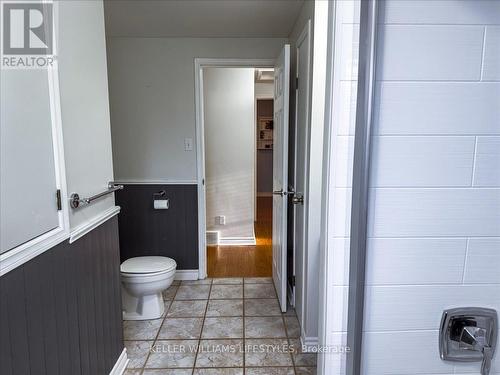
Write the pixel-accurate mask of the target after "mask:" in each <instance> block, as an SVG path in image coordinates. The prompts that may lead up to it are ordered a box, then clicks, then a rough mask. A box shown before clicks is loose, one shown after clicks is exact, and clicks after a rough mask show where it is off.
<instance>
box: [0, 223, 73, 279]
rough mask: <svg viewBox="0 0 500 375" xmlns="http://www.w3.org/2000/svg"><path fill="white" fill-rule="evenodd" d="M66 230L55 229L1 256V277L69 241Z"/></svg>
mask: <svg viewBox="0 0 500 375" xmlns="http://www.w3.org/2000/svg"><path fill="white" fill-rule="evenodd" d="M68 237H69V234H68V232H67V231H66V230H61V229H55V230H52V231H50V232H47V233H45V234H42V235H41V236H39V237H37V238H36V239H34V240H33V241H30V242H28V243H26V244H24V245H21V246H18V247H17V248H15V249H12V250H9V251H6V252H5V253H3V254H1V255H0V276H3V275H5V274H6V273H8V272H10V271H12V270H13V269H14V268H16V267H19V266H21V265H22V264H24V263H26V262H28V261H29V260H31V259H33V258H34V257H36V256H38V255H40V254H42V253H43V252H45V251H47V250H50V249H51V248H53V247H54V246H56V245H58V244H60V243H61V242H63V241H65V240H67V239H68Z"/></svg>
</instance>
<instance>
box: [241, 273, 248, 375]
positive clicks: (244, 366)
mask: <svg viewBox="0 0 500 375" xmlns="http://www.w3.org/2000/svg"><path fill="white" fill-rule="evenodd" d="M242 295H243V306H242V311H241V313H242V316H243V317H242V320H243V375H245V374H246V372H247V370H246V368H247V366H246V362H245V361H246V351H247V349H246V336H247V335H246V332H245V279H244V278H243V287H242Z"/></svg>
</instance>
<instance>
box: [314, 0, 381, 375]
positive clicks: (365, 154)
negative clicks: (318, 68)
mask: <svg viewBox="0 0 500 375" xmlns="http://www.w3.org/2000/svg"><path fill="white" fill-rule="evenodd" d="M337 3H338V0H335V1H333V2H331V3H330V4H329V9H328V52H327V57H328V60H327V77H326V100H325V123H324V126H325V127H324V144H323V152H324V164H323V182H322V184H323V186H322V199H323V207H322V212H321V245H320V249H321V251H320V264H321V269H320V279H319V291H320V295H319V329H318V333H319V345H322V346H327V345H329V344H331V345H336V346H339V347H345V348H349V353H348V355H346V356H345V358H343V359H341V360H339V359H338V357H337V356H334V355H329V354H326V353H325V352H324V351H319V353H318V364H317V370H318V374H327V373H328V369H330V368H334V367H336V366H339V365H341V366H343V371H342V373H343V374H346V375H358V374H360V371H361V360H362V340H363V317H364V298H365V263H366V238H367V219H368V190H369V189H368V187H369V184H368V182H369V175H370V132H371V127H372V122H373V100H374V99H373V98H374V87H375V72H376V44H377V32H378V25H377V21H376V20H377V11H378V0H367V1H361V3H360V4H359V9H360V33H359V46H360V48H359V60H358V61H359V63H358V67H357V70H358V83H357V97H356V109H355V115H356V125H355V134H354V156H353V159H354V161H353V180H352V194H351V197H352V203H351V213H350V215H349V216H347V217H346V220H349V221H350V225H351V229H350V233H349V242H350V247H349V250H346V252H345V254H344V256H345V257H346V258H347V257H349V266H348V268H349V280H348V286H347V292H348V297H347V298H346V299H344V296H343V295H342V293H340V294H341V295H337V296H335V298H334V287H333V275H332V273H331V272H329V269H328V265H329V264H331V262H332V260H331V259H332V258H333V257H334V255H333V254H332V253H331V252H332V249H331V248H329V237H331V231H330V230H329V229H330V227H331V225H329V221H331V220H332V218H331V217H330V216H331V211H332V203H333V200H334V197H333V195H332V194H331V192H330V183H331V182H332V179H333V173H332V171H331V163H332V162H333V161H334V160H332V150H333V147H334V146H335V145H333V142H332V127H333V126H334V119H333V111H335V108H334V106H333V98H334V96H335V95H336V94H335V92H336V90H337V89H338V87H337V84H336V83H335V81H334V74H335V69H334V68H335V61H334V60H335V52H336V50H338V48H339V45H338V44H340V42H338V41H336V40H335V30H336V24H335V22H336V7H337ZM334 209H335V208H333V210H334ZM343 311H345V315H346V316H342V317H341V318H342V319H346V320H347V326H346V331H343V332H342V333H332V327H334V324H335V323H336V322H335V320H336V319H337V320H338V319H339V316H335V315H339V314H342V315H343ZM342 326H343V327H344V324H343V325H342ZM332 343H335V344H332ZM335 357H337V358H335Z"/></svg>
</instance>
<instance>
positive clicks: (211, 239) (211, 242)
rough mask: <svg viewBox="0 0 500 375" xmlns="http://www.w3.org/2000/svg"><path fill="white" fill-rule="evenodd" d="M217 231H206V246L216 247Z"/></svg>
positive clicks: (217, 242)
mask: <svg viewBox="0 0 500 375" xmlns="http://www.w3.org/2000/svg"><path fill="white" fill-rule="evenodd" d="M219 237H220V232H219V231H215V230H214V231H207V245H208V246H217V245H218V244H219Z"/></svg>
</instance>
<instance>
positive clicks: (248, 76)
mask: <svg viewBox="0 0 500 375" xmlns="http://www.w3.org/2000/svg"><path fill="white" fill-rule="evenodd" d="M203 109H204V125H205V184H206V219H207V229H208V230H218V231H220V236H221V237H222V238H227V237H233V238H234V237H237V238H246V239H253V237H254V231H253V222H254V204H255V188H254V179H255V117H254V116H255V97H254V69H252V68H205V69H203ZM219 215H224V216H225V217H226V224H225V225H216V223H215V217H216V216H219Z"/></svg>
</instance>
